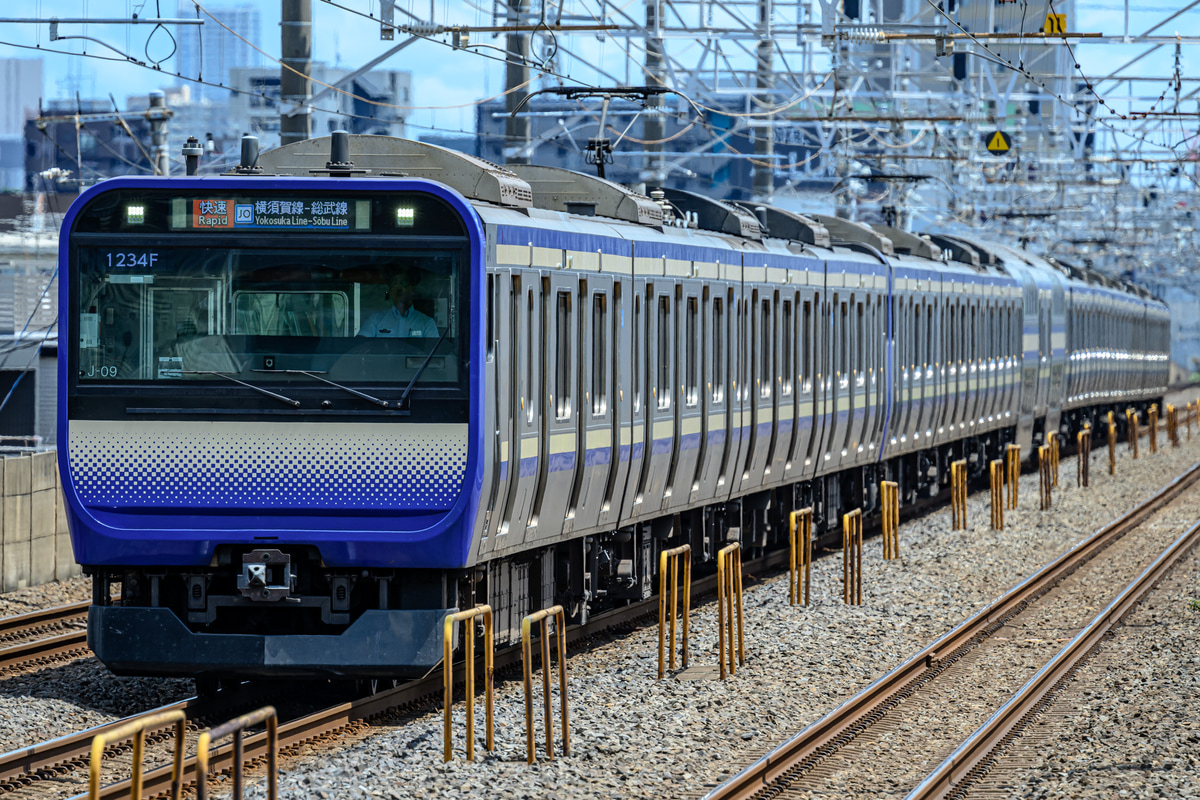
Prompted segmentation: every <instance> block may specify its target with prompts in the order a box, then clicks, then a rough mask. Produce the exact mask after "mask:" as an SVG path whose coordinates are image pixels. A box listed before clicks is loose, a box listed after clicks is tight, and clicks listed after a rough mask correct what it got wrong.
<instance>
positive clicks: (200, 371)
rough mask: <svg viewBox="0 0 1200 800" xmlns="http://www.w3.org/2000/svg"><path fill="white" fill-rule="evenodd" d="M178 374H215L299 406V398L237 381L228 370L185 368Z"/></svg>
mask: <svg viewBox="0 0 1200 800" xmlns="http://www.w3.org/2000/svg"><path fill="white" fill-rule="evenodd" d="M180 374H182V375H216V376H218V377H220V378H224V379H225V380H227V381H230V382H231V383H236V384H237V385H238V386H245V387H246V388H247V389H253V390H254V391H256V392H258V393H260V394H265V395H266V396H267V397H273V398H275V399H276V400H278V401H280V402H281V403H287V404H288V405H289V406H291V407H292V408H299V407H300V401H299V400H293V399H292V398H290V397H284V396H283V395H281V394H275V392H272V391H271V390H270V389H264V388H262V387H261V386H255V385H254V384H253V383H246V382H245V381H239V380H238V379H237V378H235V377H233V376H232V375H230V374H229V373H228V372H218V371H217V370H215V369H185V370H180Z"/></svg>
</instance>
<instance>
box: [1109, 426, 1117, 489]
mask: <svg viewBox="0 0 1200 800" xmlns="http://www.w3.org/2000/svg"><path fill="white" fill-rule="evenodd" d="M1108 474H1109V475H1116V474H1117V421H1116V420H1115V419H1113V412H1111V411H1110V412H1108Z"/></svg>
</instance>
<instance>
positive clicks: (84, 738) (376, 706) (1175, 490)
mask: <svg viewBox="0 0 1200 800" xmlns="http://www.w3.org/2000/svg"><path fill="white" fill-rule="evenodd" d="M1198 479H1200V465H1197V466H1196V467H1193V468H1192V469H1191V470H1190V471H1189V472H1188V473H1185V475H1183V476H1180V477H1179V478H1177V479H1176V480H1175V481H1174V482H1172V484H1171V485H1170V486H1168V487H1167V489H1165V490H1164V491H1162V492H1160V493H1159V494H1158V495H1156V496H1155V497H1153V498H1151V499H1150V500H1149V501H1147V503H1145V504H1143V506H1141V507H1139V509H1136V510H1135V512H1132V513H1131V515H1129V516H1127V518H1126V519H1125V520H1122V521H1119V522H1118V523H1114V524H1113V525H1110V526H1108V527H1107V528H1105V529H1103V530H1102V531H1101V534H1107V536H1106V540H1107V541H1112V540H1115V539H1116V538H1118V537H1119V536H1120V535H1121V534H1122V533H1124V532H1125V531H1124V530H1118V528H1119V526H1120V525H1121V524H1122V523H1126V524H1128V525H1129V526H1130V527H1132V524H1131V523H1130V520H1131V519H1135V518H1136V521H1141V520H1142V519H1144V518H1145V516H1148V515H1149V514H1150V513H1153V511H1154V510H1156V509H1157V508H1160V507H1161V506H1162V505H1165V504H1166V503H1167V502H1169V501H1170V499H1171V498H1172V497H1174V496H1176V495H1178V494H1179V493H1181V492H1182V491H1183V490H1184V489H1185V488H1186V487H1187V486H1189V485H1191V484H1192V483H1194V482H1196V481H1197V480H1198ZM1139 513H1140V514H1141V515H1142V516H1140V517H1139V516H1138V514H1139ZM1076 550H1078V548H1076ZM1072 552H1073V553H1074V552H1076V551H1072ZM786 560H787V552H786V551H782V552H775V553H771V554H769V555H767V556H765V557H763V558H760V559H756V560H754V561H747V562H746V564H745V569H746V572H748V573H753V572H758V573H760V574H761V573H762V572H764V571H766V570H769V569H772V568H775V567H780V566H783V565H784V564H785V563H786ZM1067 571H1069V570H1067V569H1063V570H1061V571H1060V575H1061V574H1065V573H1066V572H1067ZM715 591H716V578H715V576H711V577H707V578H699V579H697V580H696V581H695V582H694V583H693V593H697V594H715ZM657 602H658V601H657V598H653V599H651V600H649V601H645V602H642V603H638V604H634V605H630V606H628V607H625V608H622V609H616V610H613V611H609V612H605V613H603V614H599V615H596V616H594V617H593V618H592V620H591V621H590V622H589V623H588V624H587V625H585V626H581V627H576V628H572V629H571V630H570V631H569V632H568V639H569V641H571V642H572V643H573V644H574V645H575V646H576V647H578V645H579V643H580V642H581V641H583V640H587V639H589V638H592V637H595V636H598V635H600V634H603V633H604V632H606V631H608V630H611V629H619V628H621V627H627V626H629V625H632V624H637V623H640V622H642V621H644V620H648V619H650V618H653V617H655V616H656V614H657ZM78 605H79V606H80V613H85V609H86V604H78ZM991 610H992V612H993V613H992V614H991V618H992V619H996V618H997V613H998V609H995V608H993V609H991ZM986 611H987V610H985V612H986ZM968 638H969V637H968ZM953 649H954V648H953V647H950V646H949V643H948V642H947V641H946V638H945V637H944V638H943V643H942V644H941V646H940V649H939V650H938V651H937V652H936V653H934V654H933V656H934V658H933V660H932V661H931V662H930V663H931V664H935V663H938V662H940V661H942V660H945V659H947V658H948V656H945V655H938V653H942V654H948V653H950V652H951V650H953ZM927 655H929V654H927ZM519 663H520V651H519V648H511V649H509V650H507V651H501V652H499V653H497V655H496V668H497V670H498V671H500V670H504V669H506V668H511V667H513V666H516V665H519ZM461 669H462V667H461V665H460V666H459V667H458V668H457V669H456V671H459V670H461ZM441 689H442V679H441V675H440V673H435V674H434V675H432V676H429V677H427V678H425V679H423V680H419V681H411V682H408V683H405V684H404V685H402V686H399V687H397V688H394V689H389V690H385V691H383V692H380V693H378V694H375V695H371V696H369V697H364V698H360V699H356V700H353V701H350V702H344V703H338V704H335V705H332V706H329V707H327V708H323V709H321V710H319V711H315V712H311V713H302V714H296V715H292V716H291V717H290V718H289V717H288V716H287V715H286V714H285V715H283V716H282V719H281V723H280V725H279V730H278V733H279V742H280V748H281V751H282V752H283V753H284V754H285V755H287V754H290V753H292V754H294V753H296V752H299V751H300V750H301V749H302V748H303V747H305V746H306V745H308V744H311V743H314V742H318V741H320V740H322V739H329V738H335V737H338V736H341V735H343V734H346V733H351V732H355V731H359V730H362V729H364V728H365V727H367V726H370V725H372V724H373V723H383V722H393V721H395V720H396V719H398V718H402V717H404V716H406V715H408V714H410V713H412V712H413V711H414V710H417V709H428V708H430V707H437V706H438V705H439V704H440V701H441ZM267 702H270V700H269V699H268V700H264V699H262V698H261V696H260V697H259V698H258V699H257V700H254V699H251V698H243V699H242V701H241V702H240V703H239V704H238V705H237V706H236V707H233V706H230V707H228V708H226V710H224V711H215V710H213V709H212V708H209V707H204V706H201V705H199V703H198V701H197V700H196V699H195V698H193V699H191V700H187V701H181V702H180V703H175V704H172V705H170V706H165V707H163V708H160V709H154V710H153V711H149V712H146V713H147V714H152V713H157V712H160V711H163V710H167V709H180V710H183V711H184V712H185V714H187V716H188V718H189V720H191V721H192V723H191V725H190V726H189V729H190V730H191V731H193V732H194V731H196V730H198V729H199V728H198V725H199V724H200V723H201V722H202V721H205V720H211V721H212V722H213V723H219V722H222V721H224V719H226V718H227V717H228V716H232V715H235V714H238V713H243V712H244V711H246V710H249V709H250V708H253V707H255V706H258V705H262V704H265V703H267ZM222 714H224V716H222ZM139 716H140V715H139ZM124 721H125V720H122V721H119V722H114V723H110V724H107V725H104V726H99V727H96V728H93V729H90V730H87V731H81V732H79V733H75V734H70V735H67V736H63V737H60V738H59V739H55V740H52V741H49V742H44V743H39V744H37V745H33V746H30V747H27V748H23V749H21V750H18V751H14V752H13V753H9V754H6V755H3V756H0V794H2V793H5V792H6V791H9V792H11V791H14V790H21V789H22V788H24V787H35V788H36V786H37V784H39V782H42V781H45V780H48V779H61V778H62V776H63V775H64V774H67V773H70V772H75V771H79V770H85V769H86V766H87V757H88V749H89V747H90V743H91V740H92V738H93V737H94V736H95V735H97V734H99V733H103V732H105V731H107V730H111V729H114V728H115V727H116V726H117V725H119V724H121V723H123V722H124ZM200 727H202V725H200ZM170 741H173V737H172V736H171V734H170V733H169V732H167V731H164V732H162V733H161V734H159V735H157V736H154V737H151V739H150V742H149V743H151V744H156V745H161V750H162V762H164V763H165V762H166V761H167V755H166V754H167V751H168V748H167V746H166V745H167V743H169V742H170ZM243 747H244V754H245V756H244V757H245V759H247V760H256V759H261V758H265V755H266V738H265V735H263V734H261V733H258V734H252V735H250V736H248V737H246V739H245V740H244V742H243ZM125 749H127V748H122V747H121V746H115V749H114V750H113V751H110V752H112V753H114V754H115V753H118V752H123V751H124V750H125ZM157 755H158V750H156V749H155V750H152V751H151V752H150V755H149V759H150V761H151V763H154V760H155V759H156V758H157ZM233 757H234V754H233V752H232V745H231V744H228V743H225V744H220V745H217V746H215V747H214V748H213V750H212V755H211V762H210V763H211V768H210V774H214V773H217V772H220V771H221V770H223V769H228V768H229V767H230V766H231V764H232V759H233ZM184 772H185V780H187V781H192V780H194V775H195V761H194V758H189V759H188V760H187V762H186V764H185V769H184ZM125 774H128V773H127V772H126V773H125ZM114 777H115V775H114ZM170 780H171V769H170V767H169V766H163V767H159V768H156V769H151V770H148V771H147V774H146V796H154V795H155V793H156V792H165V791H166V790H167V789H168V788H169V786H170ZM43 788H47V789H48V788H49V787H48V786H44V787H43ZM60 791H61V790H60ZM129 792H130V785H129V782H128V781H117V782H114V783H111V784H110V785H107V786H105V787H104V788H103V789H102V791H101V795H100V796H101V797H104V798H124V797H128V796H129ZM30 796H34V795H30ZM37 796H41V795H40V794H39V795H37Z"/></svg>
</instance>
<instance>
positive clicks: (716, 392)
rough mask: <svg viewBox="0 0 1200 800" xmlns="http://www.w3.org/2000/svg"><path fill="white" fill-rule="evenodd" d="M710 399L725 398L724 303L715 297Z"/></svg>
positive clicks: (719, 400)
mask: <svg viewBox="0 0 1200 800" xmlns="http://www.w3.org/2000/svg"><path fill="white" fill-rule="evenodd" d="M712 354H713V356H712V358H713V363H712V373H713V376H712V401H713V402H714V403H720V402H721V401H722V400H724V399H725V305H724V301H722V300H721V298H719V297H718V298H715V299H714V300H713V305H712Z"/></svg>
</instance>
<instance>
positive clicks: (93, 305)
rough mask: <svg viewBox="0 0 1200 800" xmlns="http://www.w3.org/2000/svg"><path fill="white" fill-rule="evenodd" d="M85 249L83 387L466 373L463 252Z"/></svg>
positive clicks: (455, 377)
mask: <svg viewBox="0 0 1200 800" xmlns="http://www.w3.org/2000/svg"><path fill="white" fill-rule="evenodd" d="M77 252H78V265H79V268H78V271H77V272H76V276H77V277H76V280H77V281H78V284H77V286H75V287H74V288H75V298H77V302H78V305H77V306H76V307H75V308H74V309H73V313H74V314H76V315H77V319H76V322H77V326H76V331H77V332H78V339H77V342H78V348H79V350H78V364H79V372H78V377H79V380H80V382H81V384H86V383H89V382H103V383H112V382H114V381H116V382H122V381H131V382H132V381H137V382H145V381H150V382H153V383H155V384H157V385H167V384H171V383H175V384H178V383H180V382H188V381H202V382H206V383H213V382H216V383H220V382H222V381H223V380H224V377H223V376H230V377H234V378H237V379H239V380H242V381H247V382H249V383H252V384H255V385H262V384H280V383H284V382H286V383H290V384H295V385H311V384H313V383H314V378H313V377H312V375H309V374H303V373H313V374H316V375H319V376H321V377H322V378H324V379H325V380H327V381H333V382H336V383H338V384H353V385H355V386H389V387H400V388H401V389H403V388H404V387H405V386H406V385H407V384H408V383H409V382H410V381H412V380H413V378H414V376H416V377H417V378H418V383H419V385H421V386H425V385H431V384H432V385H447V384H450V385H457V384H459V382H460V379H461V377H462V372H463V369H464V366H463V363H462V362H463V359H464V358H465V353H463V352H462V350H463V349H465V348H466V343H465V341H463V338H462V336H461V333H462V332H461V330H460V328H461V324H460V323H461V317H462V307H461V306H462V299H463V295H462V284H463V281H462V275H461V271H462V263H463V260H464V254H463V251H462V249H461V248H458V247H449V248H445V249H437V248H433V249H418V248H415V247H413V248H407V249H394V250H377V249H371V250H355V249H346V248H343V249H311V248H309V249H286V248H266V247H254V248H233V249H230V248H227V247H222V248H217V247H203V246H197V247H119V246H91V245H89V246H84V247H80V248H79V249H78V251H77ZM435 348H436V350H435ZM431 351H435V352H434V354H433V356H432V357H431V358H429V363H428V364H427V365H426V366H425V368H424V370H421V367H422V365H423V364H424V363H425V361H426V358H427V356H429V354H430V352H431ZM418 372H419V375H418Z"/></svg>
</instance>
